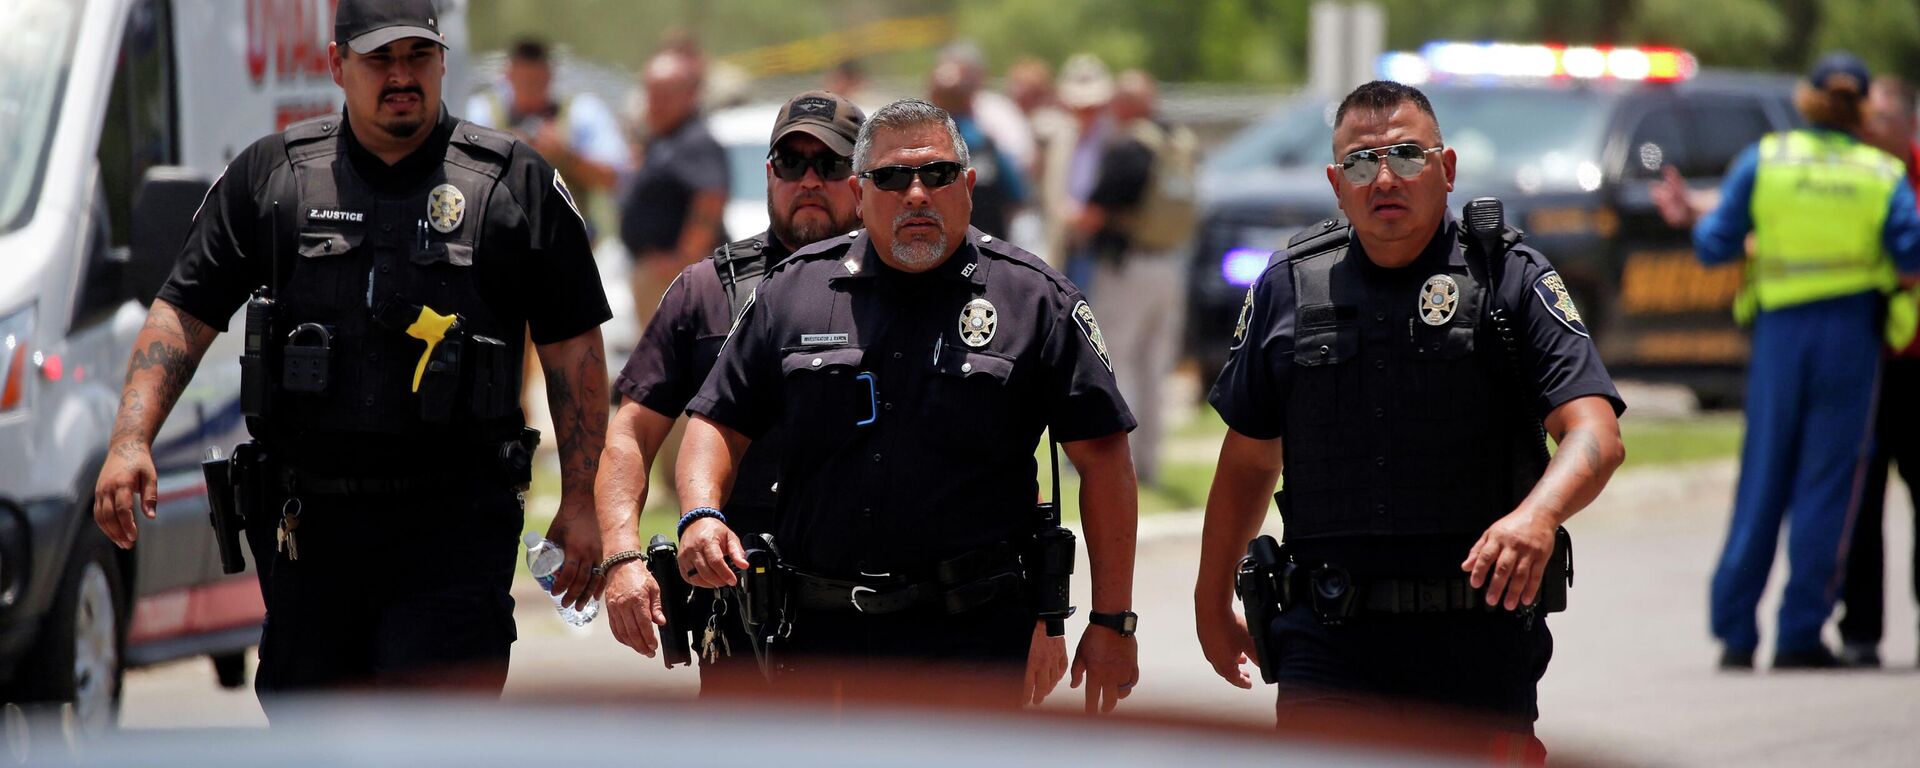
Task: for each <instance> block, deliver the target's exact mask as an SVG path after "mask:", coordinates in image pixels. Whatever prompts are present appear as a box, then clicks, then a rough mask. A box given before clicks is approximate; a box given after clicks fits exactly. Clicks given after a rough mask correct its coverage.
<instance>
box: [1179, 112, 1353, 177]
mask: <svg viewBox="0 0 1920 768" xmlns="http://www.w3.org/2000/svg"><path fill="white" fill-rule="evenodd" d="M1330 162H1333V105H1332V104H1327V103H1324V102H1322V101H1320V100H1318V99H1312V100H1300V101H1296V102H1295V103H1294V104H1292V105H1290V106H1288V107H1287V108H1285V109H1282V110H1281V111H1280V112H1279V113H1277V114H1275V115H1274V116H1272V117H1269V118H1267V119H1265V120H1262V121H1260V122H1258V123H1255V124H1253V125H1252V126H1249V127H1248V128H1247V129H1246V130H1243V131H1241V132H1240V133H1239V134H1238V135H1235V136H1234V137H1233V138H1232V139H1231V140H1229V141H1228V142H1227V143H1226V144H1225V145H1223V146H1221V147H1220V148H1219V149H1217V150H1215V151H1214V152H1213V154H1212V156H1211V157H1209V158H1208V159H1207V167H1208V170H1209V171H1214V172H1223V171H1232V170H1234V169H1245V168H1269V167H1271V168H1308V167H1316V166H1322V165H1326V164H1327V163H1330Z"/></svg>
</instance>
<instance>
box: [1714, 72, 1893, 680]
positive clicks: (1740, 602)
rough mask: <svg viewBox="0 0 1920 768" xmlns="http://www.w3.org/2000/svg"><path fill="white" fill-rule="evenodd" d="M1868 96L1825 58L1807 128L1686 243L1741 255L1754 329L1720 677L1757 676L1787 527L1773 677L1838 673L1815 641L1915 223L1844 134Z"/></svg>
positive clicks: (1813, 86)
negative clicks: (1889, 303) (1891, 304)
mask: <svg viewBox="0 0 1920 768" xmlns="http://www.w3.org/2000/svg"><path fill="white" fill-rule="evenodd" d="M1867 85H1868V73H1867V68H1866V66H1865V65H1864V64H1862V63H1861V62H1860V60H1859V59H1857V58H1855V57H1853V56H1852V55H1850V54H1845V53H1836V54H1831V55H1828V56H1826V57H1824V58H1822V59H1821V60H1820V61H1819V62H1818V63H1816V64H1815V65H1814V68H1813V71H1812V72H1811V73H1809V75H1808V77H1807V81H1806V82H1804V83H1801V84H1800V85H1799V86H1798V88H1797V89H1796V91H1795V93H1794V104H1795V106H1796V107H1797V108H1798V109H1799V110H1800V112H1801V114H1802V115H1803V116H1805V117H1806V118H1807V120H1808V122H1809V123H1811V124H1812V126H1811V127H1809V128H1806V129H1802V130H1794V131H1788V132H1785V133H1777V134H1772V135H1769V136H1767V137H1765V138H1763V139H1761V140H1760V142H1759V144H1758V145H1756V146H1754V147H1751V148H1749V149H1748V150H1747V151H1746V152H1745V153H1743V154H1742V155H1741V156H1740V157H1739V158H1738V159H1736V160H1735V161H1734V164H1733V167H1732V169H1731V170H1729V171H1728V173H1727V176H1726V180H1725V181H1724V182H1723V185H1722V188H1721V200H1720V205H1719V207H1718V208H1717V209H1715V210H1714V211H1713V212H1712V213H1710V214H1708V215H1707V216H1706V217H1705V218H1703V219H1701V221H1700V222H1699V223H1698V224H1697V225H1695V227H1694V230H1693V242H1694V247H1695V248H1696V249H1697V250H1698V252H1699V257H1700V261H1701V262H1702V263H1705V264H1721V263H1725V262H1728V261H1731V260H1733V259H1736V258H1739V257H1741V256H1742V255H1743V254H1746V255H1747V280H1748V286H1747V290H1746V291H1745V292H1744V294H1743V295H1742V298H1741V305H1740V307H1738V308H1737V310H1738V311H1739V312H1740V313H1741V314H1742V315H1743V316H1744V317H1749V318H1751V320H1752V324H1753V359H1752V362H1751V363H1750V368H1749V375H1748V378H1747V433H1746V445H1745V446H1744V447H1743V449H1742V456H1741V469H1740V480H1739V487H1738V489H1737V490H1736V492H1735V495H1734V511H1733V522H1732V527H1731V530H1730V531H1729V532H1728V535H1727V543H1726V548H1725V549H1724V550H1722V552H1721V555H1720V563H1719V566H1718V568H1717V569H1716V570H1715V571H1714V576H1713V595H1712V597H1713V600H1712V609H1713V610H1712V614H1713V616H1712V619H1713V634H1714V636H1715V637H1716V638H1718V639H1719V640H1720V642H1721V643H1722V645H1723V652H1722V655H1721V659H1720V666H1721V667H1722V668H1727V669H1751V668H1752V667H1753V654H1754V649H1755V648H1757V647H1758V646H1759V644H1760V633H1759V627H1758V624H1757V622H1756V619H1755V612H1756V610H1757V609H1758V607H1759V604H1760V593H1761V591H1762V590H1763V589H1765V587H1766V583H1767V574H1768V572H1769V571H1771V570H1772V569H1773V555H1774V549H1775V548H1776V546H1777V544H1778V542H1779V536H1780V528H1781V523H1782V520H1783V519H1784V520H1785V522H1786V525H1787V527H1788V531H1789V533H1788V536H1787V548H1788V564H1789V568H1790V572H1789V576H1788V579H1787V587H1786V593H1785V597H1784V598H1783V599H1782V601H1781V605H1780V628H1779V638H1778V640H1777V641H1776V643H1775V649H1776V653H1775V656H1774V664H1773V666H1774V668H1775V669H1792V668H1825V667H1832V666H1836V665H1837V664H1838V662H1837V660H1836V659H1835V657H1834V655H1833V653H1832V652H1831V651H1830V650H1829V649H1828V648H1827V647H1826V645H1825V644H1824V643H1823V641H1822V640H1821V639H1820V632H1821V628H1822V627H1824V626H1825V625H1826V622H1827V618H1828V617H1829V615H1830V614H1831V613H1832V612H1833V606H1834V601H1835V600H1836V599H1837V597H1838V595H1837V594H1836V592H1837V590H1838V589H1839V588H1840V583H1841V575H1842V569H1843V568H1844V563H1843V562H1842V559H1843V555H1842V553H1843V552H1844V542H1845V541H1846V539H1845V538H1844V537H1845V536H1846V534H1847V532H1848V530H1849V528H1850V526H1851V523H1852V518H1853V515H1854V512H1855V508H1856V506H1857V505H1858V503H1859V498H1860V493H1861V490H1862V489H1861V487H1860V486H1861V477H1862V474H1863V472H1862V468H1863V462H1865V461H1866V459H1867V457H1868V450H1869V447H1870V445H1871V440H1872V435H1871V425H1872V422H1873V412H1874V400H1875V397H1876V391H1877V388H1878V377H1879V372H1880V345H1881V341H1882V336H1883V333H1884V331H1885V330H1886V328H1887V326H1886V324H1885V323H1884V321H1883V315H1884V307H1885V295H1886V293H1887V292H1889V291H1891V290H1892V289H1894V288H1895V287H1896V285H1897V284H1898V282H1899V278H1898V276H1897V275H1896V272H1898V273H1902V274H1911V273H1914V272H1916V271H1920V215H1916V213H1915V210H1914V192H1913V189H1912V188H1911V187H1910V186H1908V184H1907V182H1906V179H1905V178H1904V176H1905V172H1904V169H1903V168H1902V167H1901V165H1900V161H1899V160H1896V159H1894V158H1893V157H1892V156H1891V155H1888V154H1887V153H1885V152H1883V151H1881V150H1879V149H1875V148H1874V147H1872V146H1869V145H1867V144H1864V143H1862V142H1861V141H1860V140H1859V139H1857V138H1855V136H1854V133H1855V132H1857V131H1858V130H1859V127H1860V122H1861V114H1862V113H1861V102H1862V98H1863V97H1864V95H1865V94H1866V92H1867ZM1749 233H1751V234H1752V235H1753V251H1752V253H1751V254H1747V251H1746V243H1747V236H1748V234H1749ZM1907 332H1908V333H1911V328H1910V327H1909V329H1908V331H1907Z"/></svg>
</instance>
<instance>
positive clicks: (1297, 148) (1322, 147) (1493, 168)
mask: <svg viewBox="0 0 1920 768" xmlns="http://www.w3.org/2000/svg"><path fill="white" fill-rule="evenodd" d="M1426 94H1427V98H1428V100H1429V101H1431V102H1432V103H1433V111H1434V114H1435V115H1436V116H1438V117H1439V118H1440V128H1441V134H1442V136H1443V137H1444V138H1445V140H1446V143H1447V146H1450V147H1453V148H1454V151H1455V152H1456V153H1457V154H1458V155H1459V158H1460V159H1459V166H1458V171H1459V172H1458V175H1457V178H1456V184H1463V185H1469V186H1470V187H1477V188H1489V187H1505V186H1517V187H1519V188H1520V189H1521V190H1522V191H1525V192H1538V191H1543V190H1550V189H1566V188H1579V189H1585V190H1588V191H1591V190H1593V189H1598V188H1599V186H1600V181H1601V173H1600V151H1601V147H1602V144H1603V142H1604V139H1605V135H1606V119H1607V113H1608V109H1609V106H1610V104H1611V102H1612V99H1611V96H1610V94H1608V93H1604V92H1600V91H1596V90H1589V89H1566V90H1555V89H1548V88H1433V89H1431V90H1428V91H1426ZM1333 111H1334V105H1333V104H1329V103H1325V102H1320V101H1314V100H1301V101H1297V102H1295V103H1294V104H1293V105H1291V106H1290V107H1288V108H1286V109H1284V110H1282V111H1281V112H1280V113H1279V114H1277V115H1275V116H1274V117H1270V118H1268V119H1266V120H1264V121H1262V122H1260V123H1258V124H1256V125H1254V126H1252V127H1250V128H1248V129H1247V130H1245V131H1242V132H1241V133H1240V134H1239V135H1238V136H1235V137H1234V138H1233V140H1231V141H1229V142H1227V144H1226V145H1225V146H1223V147H1221V148H1220V149H1219V150H1217V151H1216V152H1215V153H1214V154H1213V156H1212V157H1211V158H1210V159H1209V160H1208V165H1209V168H1210V169H1211V170H1213V171H1215V172H1221V171H1232V170H1238V169H1246V168H1256V167H1266V168H1276V169H1294V170H1299V169H1308V168H1318V167H1321V166H1324V165H1326V164H1327V163H1329V162H1331V161H1332V157H1333Z"/></svg>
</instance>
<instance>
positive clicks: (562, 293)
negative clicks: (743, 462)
mask: <svg viewBox="0 0 1920 768" xmlns="http://www.w3.org/2000/svg"><path fill="white" fill-rule="evenodd" d="M439 28H440V19H439V18H438V17H437V14H436V13H435V11H434V4H433V3H432V2H431V1H430V0H340V2H339V4H338V10H337V14H336V17H335V25H334V40H335V42H334V43H333V45H331V46H329V50H328V57H329V59H330V64H331V67H332V72H333V79H334V82H335V83H337V84H338V85H339V86H340V87H341V90H342V91H343V93H344V96H345V102H346V104H345V108H344V109H343V110H342V111H341V112H340V113H339V114H334V115H327V116H323V117H318V118H314V119H311V120H307V121H303V122H299V123H295V124H293V125H291V126H289V127H288V128H287V129H286V130H284V131H282V132H280V133H276V134H273V135H270V136H267V137H265V138H262V139H260V140H259V141H257V142H255V143H254V144H253V145H252V146H250V147H248V148H247V149H246V150H244V151H242V152H241V153H240V155H239V156H237V157H235V158H234V160H233V162H232V163H231V164H230V165H228V166H227V169H226V172H225V173H224V175H223V176H222V177H221V179H220V180H219V181H217V182H216V183H215V184H214V186H213V188H212V190H211V191H210V192H209V193H208V195H207V199H206V202H205V203H204V204H203V205H202V206H201V208H200V210H199V212H198V213H197V214H196V217H195V219H194V223H193V227H192V230H191V233H190V235H189V236H188V238H187V242H186V245H185V247H184V249H183V252H182V253H181V256H180V259H179V262H178V263H177V265H176V266H175V268H174V272H173V275H172V277H171V278H170V279H169V280H168V282H167V284H166V286H165V287H164V288H162V289H161V290H160V292H159V296H158V298H157V299H156V300H155V301H154V303H153V307H152V310H151V311H150V313H149V315H148V318H147V323H146V327H145V328H144V329H143V330H142V331H141V333H140V336H139V338H138V341H137V344H136V346H137V348H138V349H140V350H142V353H141V354H138V355H136V356H135V357H134V359H133V362H132V363H131V365H130V366H129V367H130V374H129V376H128V380H127V385H126V390H125V394H124V397H123V400H122V405H121V409H120V415H119V418H118V423H117V425H116V430H115V432H114V434H115V436H116V444H115V446H114V449H113V451H112V452H111V454H110V458H109V459H108V461H107V463H106V465H105V467H104V468H103V469H102V471H101V475H100V481H99V485H98V487H97V488H96V500H97V503H96V505H95V518H96V521H97V522H98V523H99V525H100V527H101V529H102V530H104V531H105V532H106V533H107V535H108V537H109V538H111V539H112V540H113V541H114V542H115V543H117V544H119V545H120V546H121V547H132V546H133V545H134V541H135V538H136V536H137V535H138V530H137V527H136V519H135V515H134V511H133V506H134V505H133V504H131V503H129V502H130V500H131V499H132V498H143V499H147V500H148V502H147V503H146V504H145V505H144V507H145V508H144V510H143V511H144V512H145V513H146V515H147V517H148V518H149V519H151V518H152V516H153V505H152V502H151V499H152V498H153V495H154V494H153V490H154V486H153V484H154V470H153V462H152V458H151V452H150V451H151V445H152V442H153V438H154V434H155V432H156V431H157V429H158V427H159V425H160V423H161V422H162V420H163V419H164V418H165V415H166V412H167V410H168V409H169V407H170V405H171V404H172V403H173V402H174V401H175V399H176V398H177V397H178V396H179V394H180V391H181V389H182V387H183V386H184V385H185V384H186V382H187V381H188V380H189V379H191V378H192V374H193V371H194V369H195V367H197V365H198V361H199V360H200V358H201V356H202V354H203V353H204V352H205V351H206V349H207V347H208V345H209V344H211V343H212V341H213V339H214V337H215V336H216V335H217V334H218V333H219V332H221V331H223V330H225V329H226V325H227V320H228V318H230V317H232V316H233V315H234V312H235V310H236V309H238V308H239V307H240V306H241V305H242V304H246V305H247V307H248V311H247V313H246V314H247V330H246V334H245V337H246V339H247V344H246V353H245V354H244V355H243V357H242V360H241V380H242V391H243V396H242V411H243V412H244V413H245V415H246V418H247V424H248V429H249V432H251V434H252V437H253V442H251V443H249V444H247V445H246V446H245V447H244V448H243V449H236V450H235V452H234V458H233V460H232V462H233V467H234V468H233V469H231V470H230V471H229V472H228V475H229V476H230V477H231V479H232V480H233V483H234V485H235V486H236V495H237V496H238V498H239V499H240V506H241V508H242V511H243V512H244V513H245V515H246V516H245V521H246V527H247V531H246V533H247V537H248V539H249V543H250V544H251V546H252V554H253V562H254V564H255V567H256V570H257V571H258V575H259V578H260V587H261V592H262V595H263V597H264V598H265V601H266V607H267V615H268V617H269V619H268V621H267V623H266V625H265V628H264V631H263V633H262V637H261V643H260V666H259V671H258V674H257V679H256V683H255V685H256V689H257V690H258V692H259V693H260V695H261V703H262V705H263V706H264V707H265V709H266V711H267V714H268V715H269V716H271V717H273V718H275V719H276V720H278V719H280V718H281V717H283V716H285V715H286V714H287V713H286V711H285V710H283V709H281V708H280V706H279V703H280V702H281V701H282V699H281V698H280V697H278V696H276V695H275V694H282V693H290V692H308V691H314V690H317V689H327V688H337V687H344V686H369V685H370V686H373V687H376V688H380V687H388V686H395V687H425V686H431V687H437V688H444V687H458V688H462V689H466V690H477V691H479V692H482V693H491V694H496V695H497V694H498V692H499V691H500V689H501V687H502V686H503V685H504V683H505V681H506V675H507V659H508V651H509V649H510V647H511V644H512V642H513V640H514V637H515V629H514V620H513V598H512V597H511V595H510V594H509V593H508V588H509V586H510V584H511V582H512V579H513V572H514V559H515V557H516V554H517V547H516V544H515V542H516V540H517V539H518V538H519V532H520V527H521V524H522V513H523V502H522V499H523V498H524V492H525V489H526V486H527V483H528V480H529V478H530V470H529V464H530V455H531V451H532V448H533V446H534V445H535V444H536V443H537V442H538V440H539V433H537V432H533V431H531V430H528V429H526V428H525V426H524V419H523V415H522V413H521V411H520V408H519V389H520V384H521V382H520V377H521V366H520V361H521V359H522V355H523V352H522V350H521V345H522V343H523V341H522V340H523V339H526V338H529V336H528V332H529V331H531V336H530V338H531V339H532V342H533V344H534V345H535V347H536V350H537V352H538V355H539V357H540V361H541V364H542V366H543V367H544V368H545V370H546V377H547V391H548V398H549V400H550V403H551V406H552V409H553V413H554V424H555V431H556V433H557V434H556V435H555V437H556V438H557V440H556V442H557V443H558V444H559V453H560V462H561V467H562V485H563V490H562V496H561V502H560V508H559V510H558V512H557V514H556V515H555V517H554V522H553V525H552V526H551V527H549V528H548V529H547V531H546V536H547V538H549V539H552V540H553V541H555V542H557V543H558V544H560V546H561V547H562V548H563V549H564V550H565V551H566V552H567V553H569V554H571V555H573V557H569V558H568V564H567V565H566V566H565V567H564V568H563V570H562V571H560V572H559V574H558V575H557V579H556V589H557V590H559V591H562V592H564V593H565V594H566V596H567V598H568V599H570V600H573V601H575V602H577V603H582V604H583V603H584V602H585V601H586V600H587V599H589V597H590V596H591V594H592V593H593V592H594V591H595V585H594V584H592V583H591V572H592V565H593V562H594V559H595V557H596V556H597V555H598V553H599V551H600V542H599V534H598V528H597V526H596V525H595V524H594V519H593V479H594V478H593V470H592V467H593V466H594V463H595V461H596V460H597V459H598V457H599V455H600V451H601V442H602V437H603V434H604V432H605V429H606V411H605V409H604V408H603V407H601V406H600V405H598V404H604V403H605V402H606V394H605V386H606V380H607V378H606V364H605V362H604V359H605V358H604V353H603V352H602V350H601V341H600V329H599V326H600V324H601V323H602V322H604V321H605V320H607V318H608V317H609V316H610V315H611V313H610V312H609V310H608V307H607V301H606V295H605V294H604V292H603V291H602V290H601V286H600V280H599V276H598V272H597V270H596V269H595V266H594V261H593V255H592V253H591V251H590V250H589V246H588V241H587V236H586V227H585V223H584V222H583V221H582V219H581V217H580V214H579V212H578V210H577V209H576V208H575V206H574V204H573V201H572V197H571V195H570V193H569V192H568V190H567V185H566V181H565V180H564V179H562V178H561V177H560V176H559V175H558V174H557V173H556V172H555V171H554V170H553V167H552V166H550V165H548V164H547V162H546V161H545V160H543V159H541V157H540V156H539V155H538V154H537V153H535V152H534V151H533V150H532V149H531V148H529V147H527V146H526V145H524V144H522V143H520V142H519V141H517V140H515V139H514V138H513V137H512V136H510V135H508V134H505V133H501V132H497V131H493V130H488V129H485V128H481V127H479V126H476V125H473V124H470V123H467V122H465V121H463V120H460V119H459V118H456V117H454V116H452V115H449V114H447V110H446V108H445V106H444V105H443V104H442V102H441V87H442V80H443V78H444V77H445V74H446V59H445V53H446V49H445V42H444V39H443V37H442V36H441V33H440V30H439ZM222 362H223V364H230V363H225V361H222ZM243 457H244V461H243ZM241 467H244V468H245V471H244V472H243V471H241V469H240V468H241Z"/></svg>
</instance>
